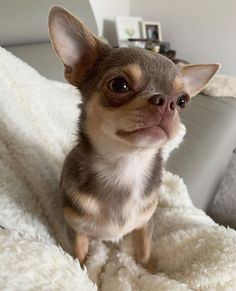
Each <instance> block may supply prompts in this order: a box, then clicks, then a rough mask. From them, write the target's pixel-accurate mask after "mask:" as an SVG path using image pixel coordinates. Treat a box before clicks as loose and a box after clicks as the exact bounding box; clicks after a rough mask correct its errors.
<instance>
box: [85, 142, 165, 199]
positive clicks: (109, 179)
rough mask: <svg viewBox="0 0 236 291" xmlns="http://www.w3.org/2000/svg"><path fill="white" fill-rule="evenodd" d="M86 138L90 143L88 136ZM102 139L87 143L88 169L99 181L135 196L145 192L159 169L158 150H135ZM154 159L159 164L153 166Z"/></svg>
mask: <svg viewBox="0 0 236 291" xmlns="http://www.w3.org/2000/svg"><path fill="white" fill-rule="evenodd" d="M84 138H85V136H84ZM86 138H88V140H89V137H88V136H86ZM104 139H105V138H104V137H103V138H102V139H92V140H90V145H91V149H90V151H89V153H88V152H87V153H86V154H90V155H91V163H92V165H91V166H92V168H93V170H94V171H95V172H96V174H97V176H98V177H99V179H100V181H103V183H105V184H107V185H108V184H110V185H112V184H114V186H115V185H116V186H117V187H121V188H123V189H130V190H131V188H133V190H134V191H135V192H137V193H140V192H143V191H145V187H146V185H147V183H149V182H148V180H150V181H151V184H152V180H153V177H154V176H155V174H157V173H159V172H160V170H162V160H161V153H160V150H159V149H158V148H136V149H134V148H129V147H126V146H123V145H120V144H118V143H117V142H116V141H112V140H109V142H108V140H104ZM157 160H158V161H160V163H159V165H157V164H156V163H157ZM134 186H135V187H134ZM134 188H135V189H134ZM131 191H132V190H131Z"/></svg>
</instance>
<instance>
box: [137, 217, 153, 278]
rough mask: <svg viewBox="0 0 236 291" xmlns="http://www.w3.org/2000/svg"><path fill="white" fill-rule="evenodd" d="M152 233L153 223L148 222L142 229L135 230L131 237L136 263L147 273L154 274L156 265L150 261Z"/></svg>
mask: <svg viewBox="0 0 236 291" xmlns="http://www.w3.org/2000/svg"><path fill="white" fill-rule="evenodd" d="M152 233H153V223H152V221H149V223H148V224H146V225H145V226H143V227H142V228H138V229H135V230H134V231H133V233H132V235H133V247H134V252H135V256H136V261H137V263H139V264H141V265H143V266H144V267H145V268H146V269H148V271H150V272H151V273H154V272H155V270H156V264H155V262H153V260H152V259H151V256H150V253H151V242H152Z"/></svg>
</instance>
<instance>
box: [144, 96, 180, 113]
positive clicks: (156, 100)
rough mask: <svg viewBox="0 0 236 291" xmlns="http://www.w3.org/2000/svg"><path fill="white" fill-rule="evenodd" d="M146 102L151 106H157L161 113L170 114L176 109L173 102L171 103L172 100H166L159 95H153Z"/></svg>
mask: <svg viewBox="0 0 236 291" xmlns="http://www.w3.org/2000/svg"><path fill="white" fill-rule="evenodd" d="M148 102H149V103H151V104H152V105H155V106H158V107H159V108H161V109H162V110H163V111H164V110H168V111H169V112H171V111H174V110H175V107H176V105H175V102H174V101H173V99H172V98H171V99H167V97H165V96H163V95H161V94H155V95H153V96H151V97H150V98H149V99H148Z"/></svg>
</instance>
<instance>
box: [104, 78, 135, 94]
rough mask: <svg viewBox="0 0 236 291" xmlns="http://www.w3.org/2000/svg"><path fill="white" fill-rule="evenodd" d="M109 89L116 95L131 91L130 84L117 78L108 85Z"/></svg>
mask: <svg viewBox="0 0 236 291" xmlns="http://www.w3.org/2000/svg"><path fill="white" fill-rule="evenodd" d="M108 88H109V89H110V90H111V91H112V92H115V93H120V94H122V93H126V92H128V91H129V90H130V87H129V84H128V82H127V81H126V80H125V79H124V78H122V77H119V78H115V79H113V80H111V81H110V82H109V83H108Z"/></svg>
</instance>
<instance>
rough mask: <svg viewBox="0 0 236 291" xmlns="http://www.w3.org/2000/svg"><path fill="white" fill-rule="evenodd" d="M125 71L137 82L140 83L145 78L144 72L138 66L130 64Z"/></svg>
mask: <svg viewBox="0 0 236 291" xmlns="http://www.w3.org/2000/svg"><path fill="white" fill-rule="evenodd" d="M123 71H124V72H126V73H127V74H129V75H130V76H132V77H133V78H134V81H136V82H138V81H139V80H140V79H141V78H142V76H143V74H142V70H141V68H140V66H139V65H137V64H129V65H127V66H126V67H124V68H123Z"/></svg>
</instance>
